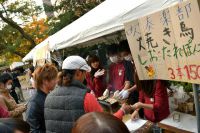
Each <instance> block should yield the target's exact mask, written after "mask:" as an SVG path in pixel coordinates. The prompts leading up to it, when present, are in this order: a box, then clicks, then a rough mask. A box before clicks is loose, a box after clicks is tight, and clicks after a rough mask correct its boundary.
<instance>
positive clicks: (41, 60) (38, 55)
mask: <svg viewBox="0 0 200 133" xmlns="http://www.w3.org/2000/svg"><path fill="white" fill-rule="evenodd" d="M50 56H51V55H50V51H49V45H45V46H43V47H41V48H38V49H36V51H35V53H34V56H33V65H34V66H36V65H37V66H43V65H44V64H45V61H46V60H50V59H51V57H50Z"/></svg>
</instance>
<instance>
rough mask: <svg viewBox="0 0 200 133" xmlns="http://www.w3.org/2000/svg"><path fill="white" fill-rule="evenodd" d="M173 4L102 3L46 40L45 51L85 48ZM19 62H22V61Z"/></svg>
mask: <svg viewBox="0 0 200 133" xmlns="http://www.w3.org/2000/svg"><path fill="white" fill-rule="evenodd" d="M177 1H178V0H106V1H105V2H103V3H102V4H100V5H99V6H97V7H96V8H94V9H93V10H91V11H90V12H88V13H86V14H85V15H84V16H82V17H81V18H79V19H77V20H76V21H74V22H73V23H71V24H70V25H68V26H66V27H65V28H63V29H62V30H60V31H58V32H57V33H55V34H54V35H52V36H51V37H49V38H48V39H49V48H50V50H52V51H53V50H58V49H63V48H67V47H72V46H75V45H85V44H86V43H89V41H92V43H97V42H98V41H99V38H100V37H102V36H105V35H109V34H111V33H114V32H117V31H122V30H124V23H125V22H127V21H130V20H134V19H137V18H139V17H142V16H144V15H147V14H150V13H153V12H156V11H158V10H161V9H162V8H165V7H167V6H169V5H171V4H172V3H175V2H177ZM95 40H97V41H95ZM39 45H42V43H41V44H39ZM31 52H32V51H31ZM29 57H30V56H29ZM23 61H26V58H24V60H23Z"/></svg>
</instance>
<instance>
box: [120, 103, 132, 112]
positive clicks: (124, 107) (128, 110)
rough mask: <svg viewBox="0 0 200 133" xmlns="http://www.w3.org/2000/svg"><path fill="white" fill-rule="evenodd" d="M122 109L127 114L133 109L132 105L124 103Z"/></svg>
mask: <svg viewBox="0 0 200 133" xmlns="http://www.w3.org/2000/svg"><path fill="white" fill-rule="evenodd" d="M121 110H123V111H124V113H125V114H129V113H130V112H131V111H132V110H133V109H132V107H131V106H130V105H127V104H125V103H124V104H123V105H122V107H121Z"/></svg>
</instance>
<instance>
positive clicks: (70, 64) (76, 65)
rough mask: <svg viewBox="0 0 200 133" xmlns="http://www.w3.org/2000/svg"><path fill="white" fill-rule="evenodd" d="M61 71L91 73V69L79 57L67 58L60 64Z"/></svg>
mask: <svg viewBox="0 0 200 133" xmlns="http://www.w3.org/2000/svg"><path fill="white" fill-rule="evenodd" d="M62 69H68V70H78V69H79V70H85V71H87V72H90V71H91V67H90V66H89V65H88V64H87V62H86V61H85V59H83V58H82V57H80V56H69V57H67V58H66V59H65V60H64V61H63V64H62Z"/></svg>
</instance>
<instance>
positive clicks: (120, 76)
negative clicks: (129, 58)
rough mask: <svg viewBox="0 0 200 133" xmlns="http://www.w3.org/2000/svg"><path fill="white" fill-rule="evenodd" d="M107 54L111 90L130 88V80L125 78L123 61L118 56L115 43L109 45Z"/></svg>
mask: <svg viewBox="0 0 200 133" xmlns="http://www.w3.org/2000/svg"><path fill="white" fill-rule="evenodd" d="M107 54H108V56H109V59H110V61H111V64H110V66H109V85H108V87H107V88H108V89H109V90H112V91H121V90H127V89H129V88H130V80H129V79H128V78H127V73H126V68H125V62H124V60H123V58H122V57H121V56H120V53H119V47H117V45H116V44H113V45H110V46H109V47H108V49H107Z"/></svg>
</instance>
